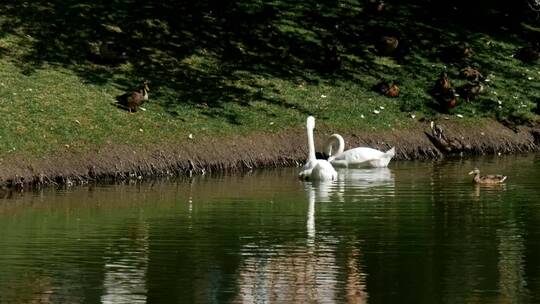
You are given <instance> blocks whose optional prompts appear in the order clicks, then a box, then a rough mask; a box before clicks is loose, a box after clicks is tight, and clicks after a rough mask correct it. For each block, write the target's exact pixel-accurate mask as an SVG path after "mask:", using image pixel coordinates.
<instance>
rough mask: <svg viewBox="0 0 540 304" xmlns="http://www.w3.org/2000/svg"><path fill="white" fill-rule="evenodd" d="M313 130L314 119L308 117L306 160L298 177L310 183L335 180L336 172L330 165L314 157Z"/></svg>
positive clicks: (326, 161)
mask: <svg viewBox="0 0 540 304" xmlns="http://www.w3.org/2000/svg"><path fill="white" fill-rule="evenodd" d="M313 129H315V118H314V117H313V116H308V118H307V120H306V130H307V138H308V158H307V160H306V163H305V164H304V167H303V168H302V171H300V173H299V174H298V177H299V178H300V179H303V180H310V181H332V180H337V172H336V170H335V169H334V167H333V166H332V164H331V163H330V162H329V161H328V160H325V159H317V158H316V157H315V142H314V140H313Z"/></svg>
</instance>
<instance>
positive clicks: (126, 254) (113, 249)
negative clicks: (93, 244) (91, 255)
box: [101, 222, 149, 304]
mask: <svg viewBox="0 0 540 304" xmlns="http://www.w3.org/2000/svg"><path fill="white" fill-rule="evenodd" d="M148 229H149V227H148V224H147V223H144V222H138V223H135V224H134V225H133V226H131V227H129V230H128V231H127V232H128V235H127V236H125V237H123V238H120V239H117V240H115V241H114V242H112V243H111V244H109V246H108V248H106V250H105V252H104V257H103V258H104V262H105V265H104V272H105V273H104V279H103V295H102V296H101V303H104V304H108V303H134V304H135V303H146V293H147V286H146V271H147V268H148Z"/></svg>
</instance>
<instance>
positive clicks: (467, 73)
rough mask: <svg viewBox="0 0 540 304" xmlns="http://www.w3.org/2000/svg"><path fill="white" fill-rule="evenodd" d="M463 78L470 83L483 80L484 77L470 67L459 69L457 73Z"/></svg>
mask: <svg viewBox="0 0 540 304" xmlns="http://www.w3.org/2000/svg"><path fill="white" fill-rule="evenodd" d="M459 74H460V75H461V76H462V77H463V78H465V79H467V80H470V81H480V80H483V79H484V76H483V75H482V73H480V71H478V70H477V69H475V68H472V67H465V68H463V69H461V71H460V73H459Z"/></svg>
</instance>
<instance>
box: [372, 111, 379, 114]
mask: <svg viewBox="0 0 540 304" xmlns="http://www.w3.org/2000/svg"><path fill="white" fill-rule="evenodd" d="M379 113H381V111H379V110H373V114H379Z"/></svg>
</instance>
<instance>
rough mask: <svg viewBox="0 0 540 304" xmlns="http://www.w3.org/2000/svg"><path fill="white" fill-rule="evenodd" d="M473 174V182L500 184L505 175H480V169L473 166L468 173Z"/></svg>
mask: <svg viewBox="0 0 540 304" xmlns="http://www.w3.org/2000/svg"><path fill="white" fill-rule="evenodd" d="M471 174H474V178H473V182H474V183H476V184H502V183H504V181H505V180H506V178H507V176H504V175H480V170H478V169H477V168H475V169H474V170H472V171H471V172H469V175H471Z"/></svg>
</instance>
